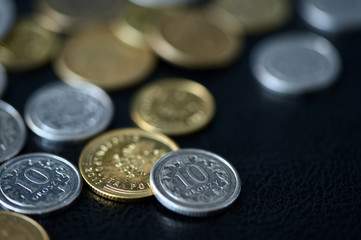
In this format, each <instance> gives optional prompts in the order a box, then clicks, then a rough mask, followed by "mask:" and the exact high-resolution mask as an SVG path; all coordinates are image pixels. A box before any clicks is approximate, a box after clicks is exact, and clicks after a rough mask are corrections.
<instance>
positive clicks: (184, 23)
mask: <svg viewBox="0 0 361 240" xmlns="http://www.w3.org/2000/svg"><path fill="white" fill-rule="evenodd" d="M210 18H211V19H212V18H217V16H212V15H211V14H210V12H209V13H208V14H204V13H203V12H202V11H196V10H189V11H187V13H185V14H182V15H179V16H169V17H168V18H167V19H165V20H164V21H161V23H159V25H158V26H157V27H155V28H153V29H152V31H151V32H150V33H149V34H148V35H147V39H148V41H149V44H150V46H151V48H152V49H153V50H154V51H155V52H156V53H157V54H158V55H159V56H160V57H162V58H163V59H165V60H167V61H168V62H171V63H173V64H175V65H178V66H181V67H186V68H194V69H205V68H217V67H218V68H219V67H225V66H228V65H230V64H231V63H232V62H233V61H234V60H235V59H236V57H237V56H238V55H239V52H240V50H241V48H242V46H243V41H242V40H240V39H239V37H236V36H234V35H232V34H228V33H227V32H226V31H224V30H222V28H221V27H220V26H218V25H217V24H213V21H214V19H212V20H209V19H210Z"/></svg>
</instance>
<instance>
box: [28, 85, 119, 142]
mask: <svg viewBox="0 0 361 240" xmlns="http://www.w3.org/2000/svg"><path fill="white" fill-rule="evenodd" d="M112 117H113V104H112V102H111V99H110V98H109V96H108V95H107V94H106V93H105V92H104V91H103V90H101V89H100V88H98V87H96V86H94V85H91V84H81V85H78V86H74V87H72V86H69V85H66V84H64V83H53V84H49V85H47V86H45V87H43V88H41V89H39V90H37V91H36V92H35V93H33V95H32V96H31V97H30V99H29V100H28V102H27V103H26V106H25V121H26V124H27V125H28V127H29V128H30V129H31V130H32V131H33V132H34V133H35V134H36V135H38V136H40V137H43V138H46V139H49V140H54V141H77V140H83V139H86V138H89V137H91V136H94V135H96V134H98V133H100V132H102V131H104V130H105V129H106V127H107V126H108V125H109V123H110V121H111V120H112Z"/></svg>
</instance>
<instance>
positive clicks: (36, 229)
mask: <svg viewBox="0 0 361 240" xmlns="http://www.w3.org/2000/svg"><path fill="white" fill-rule="evenodd" d="M0 226H1V227H0V239H1V240H15V239H27V240H49V236H48V234H47V233H46V232H45V230H44V229H43V227H42V226H40V225H39V224H38V223H37V222H35V221H34V220H33V219H31V218H29V217H27V216H24V215H21V214H18V213H14V212H8V211H0Z"/></svg>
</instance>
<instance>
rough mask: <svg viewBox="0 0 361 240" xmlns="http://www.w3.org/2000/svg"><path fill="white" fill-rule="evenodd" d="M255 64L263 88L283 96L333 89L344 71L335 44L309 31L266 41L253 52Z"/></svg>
mask: <svg viewBox="0 0 361 240" xmlns="http://www.w3.org/2000/svg"><path fill="white" fill-rule="evenodd" d="M251 65H252V71H253V74H254V76H255V77H256V79H257V80H258V81H259V82H260V83H261V85H262V86H264V87H265V88H266V89H268V90H271V91H273V92H277V93H282V94H303V93H307V92H312V91H316V90H321V89H324V88H326V87H329V86H330V85H331V84H333V83H334V82H335V81H336V80H337V78H338V75H339V73H340V70H341V60H340V57H339V54H338V52H337V50H336V49H335V48H334V47H333V45H332V44H331V43H330V42H329V41H328V40H326V39H325V38H323V37H321V36H318V35H316V34H313V33H307V32H295V33H286V34H282V35H278V36H274V37H270V38H268V39H266V40H263V42H261V43H260V44H259V45H258V46H257V47H256V49H255V50H254V52H253V56H252V61H251Z"/></svg>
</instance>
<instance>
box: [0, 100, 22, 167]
mask: <svg viewBox="0 0 361 240" xmlns="http://www.w3.org/2000/svg"><path fill="white" fill-rule="evenodd" d="M25 139H26V129H25V125H24V122H23V119H22V118H21V116H20V114H19V113H18V112H17V111H16V110H15V108H13V107H12V106H11V105H9V104H7V103H5V102H3V101H1V100H0V163H1V162H3V161H5V160H8V159H10V158H12V157H13V156H15V155H16V154H18V153H19V152H20V150H21V149H22V148H23V146H24V143H25Z"/></svg>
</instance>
